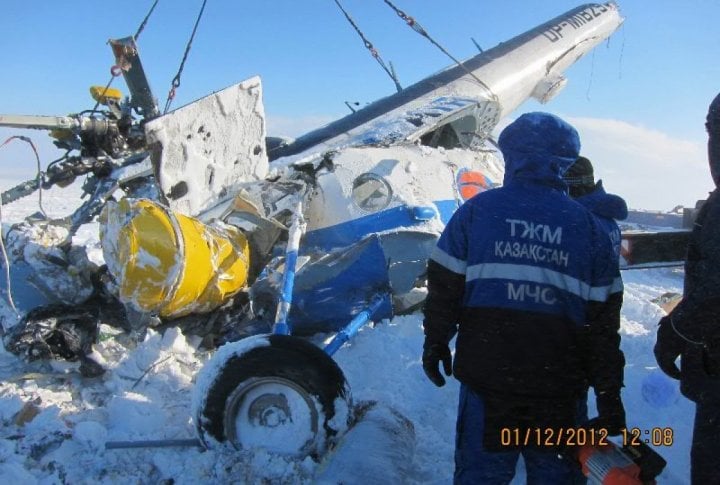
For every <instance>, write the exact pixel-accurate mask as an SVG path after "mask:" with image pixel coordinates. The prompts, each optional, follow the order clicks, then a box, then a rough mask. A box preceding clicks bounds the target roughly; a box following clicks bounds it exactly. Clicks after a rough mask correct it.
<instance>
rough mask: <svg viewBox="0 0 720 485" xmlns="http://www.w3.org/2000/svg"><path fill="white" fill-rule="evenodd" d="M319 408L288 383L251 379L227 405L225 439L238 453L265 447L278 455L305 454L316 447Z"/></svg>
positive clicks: (292, 384)
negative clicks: (241, 450) (242, 450)
mask: <svg viewBox="0 0 720 485" xmlns="http://www.w3.org/2000/svg"><path fill="white" fill-rule="evenodd" d="M318 406H319V404H318V403H317V402H316V400H315V399H313V397H312V396H311V395H310V394H309V393H308V392H307V391H306V390H305V389H304V388H302V387H301V386H299V385H298V384H296V383H294V382H293V381H291V380H289V379H285V378H282V377H275V376H269V377H251V378H249V379H246V380H245V381H243V382H241V383H240V384H239V385H238V386H237V387H236V388H235V390H234V391H233V392H232V393H231V394H230V396H229V397H228V399H227V401H226V403H225V414H224V427H225V435H226V436H227V438H228V440H229V441H230V442H231V443H232V444H233V446H235V448H238V449H251V448H256V447H262V448H265V449H267V450H269V451H273V452H276V453H284V454H306V453H308V452H311V451H312V450H313V449H314V448H315V446H316V444H317V439H318V422H319V416H320V413H319V412H318Z"/></svg>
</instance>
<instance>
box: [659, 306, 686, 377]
mask: <svg viewBox="0 0 720 485" xmlns="http://www.w3.org/2000/svg"><path fill="white" fill-rule="evenodd" d="M670 318H671V317H670V316H669V315H668V316H666V317H663V318H662V319H661V320H660V323H659V328H658V332H657V341H656V342H655V349H654V350H653V351H654V353H655V360H657V363H658V365H659V366H660V369H662V371H663V372H664V373H665V374H667V375H668V376H670V377H672V378H673V379H680V369H678V367H677V365H675V360H677V358H678V357H679V356H680V354H682V352H683V350H685V339H683V338H682V337H681V336H680V335H678V333H677V332H676V331H675V329H674V328H673V326H672V322H671V321H670Z"/></svg>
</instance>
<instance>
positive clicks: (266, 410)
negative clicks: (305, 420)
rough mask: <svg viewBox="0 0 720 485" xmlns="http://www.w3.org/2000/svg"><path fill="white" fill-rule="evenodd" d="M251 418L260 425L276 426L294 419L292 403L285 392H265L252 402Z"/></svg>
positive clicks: (249, 412)
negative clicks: (288, 400) (289, 402)
mask: <svg viewBox="0 0 720 485" xmlns="http://www.w3.org/2000/svg"><path fill="white" fill-rule="evenodd" d="M248 414H249V416H250V420H251V421H252V422H253V423H258V424H259V425H260V426H267V427H269V428H275V427H277V426H280V425H282V424H284V423H285V422H286V421H287V420H288V419H289V420H291V421H292V415H291V411H290V405H289V404H288V402H287V398H286V397H285V396H284V395H283V394H263V395H261V396H260V397H259V398H257V399H255V400H254V401H253V402H252V403H251V404H250V409H249V411H248Z"/></svg>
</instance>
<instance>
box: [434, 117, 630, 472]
mask: <svg viewBox="0 0 720 485" xmlns="http://www.w3.org/2000/svg"><path fill="white" fill-rule="evenodd" d="M498 142H499V147H500V150H501V151H502V153H503V157H504V159H505V180H504V184H503V186H502V187H500V188H497V189H493V190H489V191H486V192H482V193H480V194H478V195H476V196H475V197H473V198H471V199H470V200H468V201H467V202H466V203H465V204H463V205H462V206H461V207H460V208H459V209H458V210H457V211H456V212H455V214H454V215H453V217H452V218H451V220H450V221H449V223H448V225H447V226H446V227H445V230H444V231H443V233H442V235H441V236H440V239H439V240H438V244H437V247H436V248H435V250H434V252H433V254H432V256H431V258H430V260H429V261H428V296H427V300H426V303H425V308H424V314H425V319H424V322H423V326H424V330H425V342H424V345H423V356H422V362H423V369H424V371H425V373H426V374H427V376H428V378H429V379H430V380H431V381H432V382H433V383H434V384H436V385H437V386H442V385H444V384H445V379H444V377H443V376H442V375H441V373H440V370H439V366H440V365H441V364H442V366H443V368H444V371H445V374H446V375H451V374H452V373H453V372H454V374H455V377H456V378H457V379H458V380H459V381H460V383H461V386H460V400H459V408H458V418H457V429H456V450H455V483H456V484H465V483H474V484H475V483H483V484H490V483H509V482H510V481H511V480H512V478H513V476H514V475H515V466H516V463H517V460H518V457H519V456H520V454H522V455H523V458H524V460H525V467H526V470H527V480H528V482H529V483H557V484H562V483H572V481H573V479H574V470H575V469H576V466H575V465H574V464H573V463H571V460H570V459H569V458H568V457H567V456H566V455H565V454H561V453H559V449H555V448H553V447H549V446H546V443H538V441H537V440H536V441H535V442H533V441H532V440H525V439H524V438H522V437H524V436H526V435H527V432H528V431H530V432H531V433H533V435H535V434H536V433H535V432H534V430H547V429H549V430H552V432H554V433H562V431H563V430H568V429H571V428H576V427H577V426H576V423H577V417H576V413H577V403H578V401H579V400H580V399H581V398H582V397H583V396H584V395H585V393H586V391H587V389H588V386H593V387H594V389H595V394H596V396H597V408H598V414H599V417H598V420H597V422H596V426H597V427H598V428H604V429H605V430H607V431H608V433H609V434H611V435H615V434H619V433H620V430H621V429H622V428H624V427H625V411H624V408H623V404H622V401H621V398H620V389H621V388H622V386H623V367H624V357H623V354H622V352H621V351H620V345H619V344H620V337H619V335H618V322H619V319H618V314H619V311H620V302H621V295H622V280H621V279H620V275H619V271H618V266H617V258H616V257H615V255H614V253H613V249H612V245H611V244H610V241H609V238H608V237H607V235H606V232H605V230H604V229H603V228H602V227H601V226H600V225H599V224H598V222H597V221H596V219H595V217H593V216H592V214H591V213H590V212H589V211H587V210H586V209H585V208H583V207H582V206H581V205H580V204H578V203H576V202H575V201H573V200H572V199H570V198H569V197H568V196H567V194H566V191H567V186H566V184H565V182H564V181H563V179H562V175H563V173H564V172H565V171H566V170H567V168H568V167H569V166H570V165H572V164H573V163H574V162H575V160H576V159H577V157H578V153H579V150H580V141H579V137H578V134H577V132H576V130H575V129H574V128H573V127H572V126H570V125H569V124H567V123H566V122H565V121H563V120H562V119H560V118H558V117H556V116H553V115H551V114H547V113H527V114H524V115H522V116H521V117H519V118H518V119H517V120H516V121H514V122H513V123H511V124H510V125H509V126H507V127H506V128H505V129H504V130H503V132H502V133H501V134H500V137H499V140H498ZM456 333H457V340H456V353H455V362H454V366H452V355H451V352H450V347H449V343H450V340H451V339H452V338H453V337H454V336H455V334H456ZM538 445H539V446H538Z"/></svg>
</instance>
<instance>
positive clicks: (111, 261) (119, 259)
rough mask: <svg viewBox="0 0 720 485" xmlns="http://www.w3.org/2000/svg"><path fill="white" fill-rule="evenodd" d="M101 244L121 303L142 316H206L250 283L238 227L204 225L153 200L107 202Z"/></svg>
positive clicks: (243, 240) (244, 244) (247, 251)
mask: <svg viewBox="0 0 720 485" xmlns="http://www.w3.org/2000/svg"><path fill="white" fill-rule="evenodd" d="M100 241H101V244H102V248H103V255H104V257H105V262H106V263H107V265H108V270H109V271H110V274H112V276H113V277H114V278H115V281H116V282H117V285H118V290H119V298H120V300H121V301H122V302H123V303H125V304H129V305H131V306H133V307H134V308H135V309H136V310H138V311H141V312H148V313H154V314H158V315H160V316H162V317H168V318H173V317H180V316H183V315H187V314H190V313H206V312H209V311H211V310H214V309H215V308H217V307H218V306H220V305H222V304H223V303H225V302H226V301H227V300H228V299H229V298H230V297H231V296H233V295H234V294H235V293H237V292H238V291H240V289H242V288H243V286H245V284H246V282H247V278H248V268H249V266H250V249H249V246H248V241H247V239H246V238H245V236H244V235H243V234H242V233H241V232H240V231H239V230H238V229H236V228H235V227H232V226H228V225H224V224H222V225H207V224H203V223H202V222H200V221H198V220H197V219H194V218H192V217H188V216H185V215H182V214H177V213H174V212H173V211H172V210H170V209H168V208H167V207H164V206H162V205H160V204H158V203H156V202H153V201H151V200H147V199H122V200H120V202H108V204H107V205H106V207H105V209H104V212H103V215H102V218H101V224H100Z"/></svg>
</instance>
